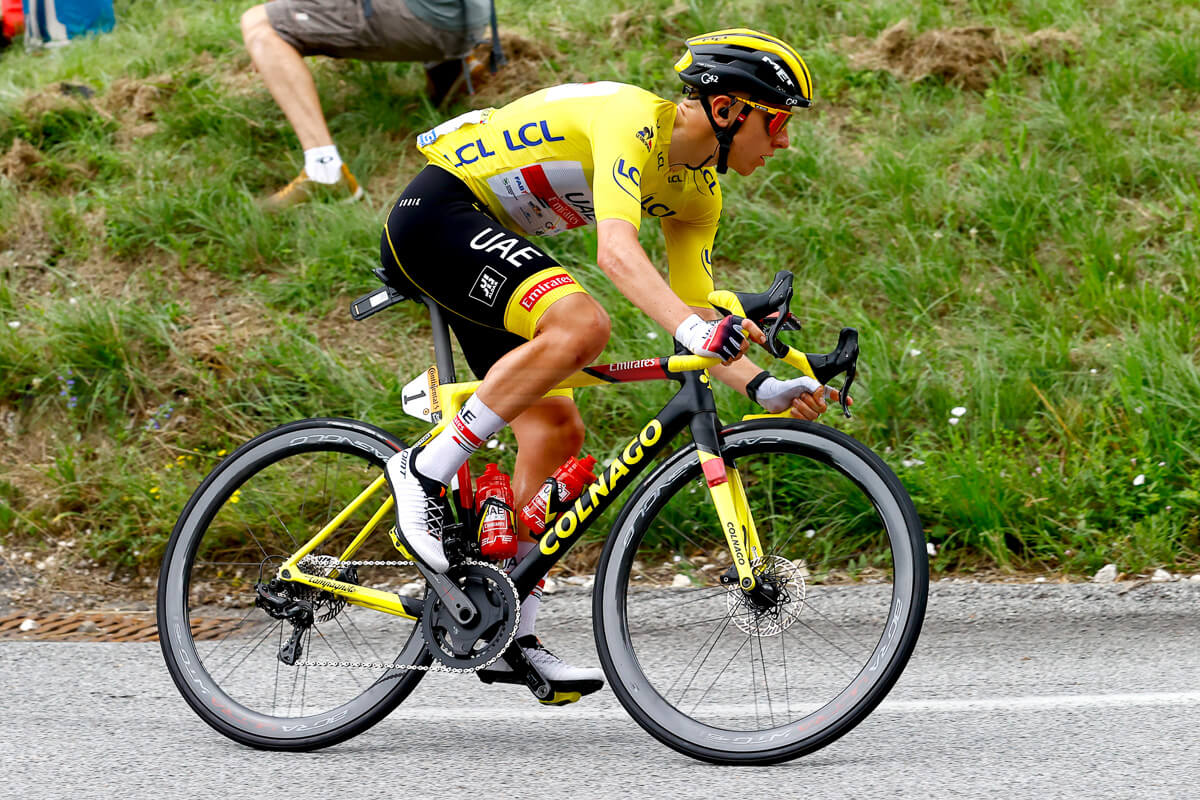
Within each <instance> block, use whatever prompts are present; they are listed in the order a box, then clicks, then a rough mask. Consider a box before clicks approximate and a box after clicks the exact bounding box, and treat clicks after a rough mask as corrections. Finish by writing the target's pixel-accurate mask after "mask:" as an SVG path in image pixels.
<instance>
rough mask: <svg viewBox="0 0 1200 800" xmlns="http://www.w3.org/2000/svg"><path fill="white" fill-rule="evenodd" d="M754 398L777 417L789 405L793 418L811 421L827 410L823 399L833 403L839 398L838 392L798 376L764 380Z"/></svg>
mask: <svg viewBox="0 0 1200 800" xmlns="http://www.w3.org/2000/svg"><path fill="white" fill-rule="evenodd" d="M755 398H756V399H757V400H758V404H759V405H761V406H762V407H763V408H764V409H766V410H767V412H769V413H771V414H778V413H779V412H781V411H783V410H784V409H787V408H788V407H789V406H790V407H791V412H792V416H793V417H799V418H801V419H806V420H809V421H812V420H815V419H816V418H817V417H819V416H821V415H822V414H824V413H825V412H826V411H827V410H828V408H829V406H828V405H827V403H826V400H832V401H833V402H835V403H836V402H837V401H838V399H839V398H840V395H839V394H838V391H837V389H830V388H829V387H826V386H821V385H820V384H819V383H817V382H816V381H815V380H813V379H812V378H809V377H808V376H801V377H799V378H792V379H791V380H788V381H781V380H779V379H777V378H767V379H766V380H765V381H763V382H762V385H761V386H759V387H758V391H757V392H756V393H755ZM851 404H853V400H851Z"/></svg>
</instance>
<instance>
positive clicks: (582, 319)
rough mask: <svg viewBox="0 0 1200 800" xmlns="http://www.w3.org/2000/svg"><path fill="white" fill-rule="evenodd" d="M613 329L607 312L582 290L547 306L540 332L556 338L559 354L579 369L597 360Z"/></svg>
mask: <svg viewBox="0 0 1200 800" xmlns="http://www.w3.org/2000/svg"><path fill="white" fill-rule="evenodd" d="M611 331H612V323H611V322H610V320H609V318H608V312H606V311H605V310H604V308H603V307H601V305H600V304H599V303H597V302H596V301H595V300H594V299H592V298H591V297H590V296H589V295H586V294H582V293H580V294H573V295H568V296H567V297H564V298H563V299H562V300H559V301H558V302H557V303H555V304H554V305H553V306H551V307H550V308H549V309H547V311H546V313H545V314H544V315H542V318H541V319H540V320H539V321H538V327H537V335H538V336H549V337H551V338H553V339H554V341H555V345H556V347H557V348H558V351H559V353H560V354H561V355H563V356H565V357H567V358H569V359H570V360H571V361H572V363H573V366H574V368H576V369H578V368H580V367H586V366H587V365H588V364H590V363H592V362H593V361H595V360H596V358H597V357H598V356H599V355H600V353H602V352H603V351H604V348H605V346H606V345H607V344H608V337H609V334H610V333H611Z"/></svg>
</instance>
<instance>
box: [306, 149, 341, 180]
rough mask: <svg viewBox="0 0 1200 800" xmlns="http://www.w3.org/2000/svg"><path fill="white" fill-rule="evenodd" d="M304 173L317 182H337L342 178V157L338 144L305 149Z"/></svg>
mask: <svg viewBox="0 0 1200 800" xmlns="http://www.w3.org/2000/svg"><path fill="white" fill-rule="evenodd" d="M304 174H306V175H308V177H309V178H311V179H313V180H314V181H316V182H317V183H337V182H338V181H339V180H341V178H342V157H341V156H340V155H338V149H337V145H336V144H327V145H325V146H324V147H314V148H312V149H311V150H305V151H304Z"/></svg>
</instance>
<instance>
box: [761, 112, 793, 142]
mask: <svg viewBox="0 0 1200 800" xmlns="http://www.w3.org/2000/svg"><path fill="white" fill-rule="evenodd" d="M791 118H792V115H791V114H789V113H787V112H786V111H779V112H776V114H775V116H773V117H771V121H770V122H768V123H767V133H768V134H770V135H771V138H774V137H775V135H776V134H778V133H779V132H780V131H781V130H783V129H784V128H785V127H787V123H788V120H789V119H791Z"/></svg>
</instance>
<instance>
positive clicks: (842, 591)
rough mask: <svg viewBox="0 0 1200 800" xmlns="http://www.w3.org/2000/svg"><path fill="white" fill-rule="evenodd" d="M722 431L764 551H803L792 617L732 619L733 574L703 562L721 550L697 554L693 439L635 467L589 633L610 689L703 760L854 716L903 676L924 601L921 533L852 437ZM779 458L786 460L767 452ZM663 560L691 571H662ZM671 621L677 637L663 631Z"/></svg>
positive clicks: (840, 724)
mask: <svg viewBox="0 0 1200 800" xmlns="http://www.w3.org/2000/svg"><path fill="white" fill-rule="evenodd" d="M726 447H727V448H728V450H727V451H726V452H727V454H728V455H731V456H732V457H734V458H735V459H737V463H738V467H739V469H740V470H741V471H742V474H743V479H744V480H745V481H746V484H747V486H746V488H747V494H748V495H749V497H750V502H751V506H752V508H754V511H755V519H756V522H757V524H758V528H759V534H760V536H761V537H762V538H763V541H764V545H765V546H766V547H767V548H768V553H767V555H768V556H775V555H784V556H786V557H787V559H788V560H789V561H792V560H798V559H801V558H805V562H804V563H803V568H804V570H805V572H806V573H807V574H806V583H807V585H806V587H805V590H806V592H807V594H806V596H805V598H804V600H803V612H802V613H801V614H800V617H799V619H798V620H795V621H793V622H792V623H790V624H789V627H788V628H787V630H785V631H783V632H782V633H781V634H779V635H775V636H768V635H754V634H748V633H746V632H745V630H744V628H745V627H747V625H745V624H743V625H741V626H739V625H737V624H735V620H733V619H731V611H730V605H729V603H728V591H729V590H728V589H726V588H725V587H722V586H721V585H720V583H719V581H718V580H716V579H715V578H714V575H719V573H720V572H722V571H724V567H725V564H721V563H717V564H716V565H715V566H714V567H712V568H709V569H705V567H709V565H712V564H713V563H714V560H715V558H716V554H717V553H720V552H722V551H725V550H726V549H727V548H725V545H724V538H723V535H721V534H720V533H719V525H717V524H716V521H715V515H713V519H712V520H709V521H707V522H705V521H704V520H703V519H701V520H700V522H699V524H697V522H696V508H697V506H698V505H699V506H707V505H710V503H709V501H708V500H707V498H706V491H707V490H706V488H705V486H704V483H703V478H702V477H701V475H700V469H699V466H698V464H697V463H696V461H695V455H694V452H691V451H689V452H687V453H685V454H683V455H682V456H680V457H676V458H675V459H672V460H671V461H669V462H668V463H667V464H666V465H664V467H662V468H660V469H659V470H658V471H657V472H656V473H655V475H653V476H651V477H650V478H649V479H648V480H647V482H646V484H645V485H644V487H642V488H641V489H640V490H639V495H638V497H637V498H635V499H634V501H631V504H630V508H629V511H628V512H627V513H626V514H624V515H623V517H622V518H621V519H620V520H618V523H617V525H616V526H615V528H614V532H613V536H612V540H611V541H610V543H609V545H608V551H606V555H605V561H604V564H603V566H602V570H601V574H600V575H599V576H598V579H599V582H600V585H599V586H598V587H597V591H598V593H599V595H598V600H597V613H598V619H597V633H598V639H599V641H598V645H599V647H600V650H601V655H602V659H603V660H604V661H605V667H606V669H607V670H609V673H610V678H611V679H612V681H613V684H614V690H615V691H616V692H617V695H618V697H619V699H620V700H621V702H622V703H623V704H624V705H625V706H626V708H627V709H628V710H629V711H630V712H631V714H633V716H634V717H635V718H636V719H638V721H639V723H640V724H642V725H643V727H646V729H647V730H648V731H650V732H651V733H652V734H654V735H655V736H656V737H658V738H659V739H660V740H662V741H664V742H666V743H667V744H669V745H671V746H672V747H675V748H676V749H680V750H681V751H683V752H687V753H689V754H690V755H694V756H697V757H700V758H706V759H709V760H717V761H720V760H726V759H727V760H731V761H738V760H762V761H769V760H779V759H781V758H785V757H787V758H790V757H794V756H795V755H799V754H801V753H803V752H808V751H810V750H812V749H815V748H817V747H820V746H823V745H824V744H828V743H829V742H831V741H833V740H834V739H836V738H837V737H838V736H840V735H842V734H843V733H845V732H846V731H848V730H849V729H850V728H852V727H853V726H854V725H855V724H857V723H858V722H859V721H861V719H862V718H864V717H865V716H866V715H867V714H868V713H869V712H870V710H871V709H872V708H874V706H875V705H876V704H877V703H878V702H879V701H880V700H881V699H882V697H883V696H884V695H885V694H886V692H887V691H888V689H890V687H891V685H892V684H893V683H894V682H895V679H896V678H897V677H898V676H899V673H900V670H901V669H902V668H903V666H904V664H905V662H906V661H907V659H908V656H909V654H910V653H911V651H912V647H913V646H914V645H915V642H916V636H917V633H918V631H919V627H920V623H921V620H922V618H923V615H924V603H925V595H926V592H927V583H928V578H927V575H928V568H927V563H926V556H925V553H924V550H923V547H924V545H923V544H922V543H921V542H922V536H921V532H920V526H919V521H918V520H917V518H916V514H915V510H913V509H912V506H911V501H910V500H909V499H908V496H907V494H906V493H905V492H904V491H903V487H901V486H900V484H899V482H898V481H896V479H895V476H894V475H891V473H890V470H887V468H886V466H884V465H883V464H882V463H881V462H879V461H878V459H875V458H874V457H873V456H872V455H871V454H870V453H869V451H867V450H866V449H865V448H863V447H862V446H861V445H858V444H857V443H856V442H854V441H853V440H852V439H850V438H849V437H846V436H844V435H842V434H838V433H836V432H834V431H831V430H830V429H827V428H824V427H823V426H815V425H808V426H805V425H801V424H796V425H791V426H787V427H770V428H765V427H758V428H757V429H754V430H744V431H740V432H734V433H730V434H728V435H727V437H726ZM768 456H769V457H770V458H768ZM781 459H783V460H786V461H789V462H794V463H792V464H790V465H789V467H788V468H785V469H780V468H778V466H777V465H772V464H769V463H767V462H769V461H779V460H781ZM764 464H765V465H766V466H764ZM796 465H800V467H799V468H797V467H796ZM889 479H890V480H889ZM684 526H691V527H687V528H685V527H684ZM872 527H874V528H875V531H874V532H872V530H871V529H872ZM872 536H874V537H875V538H876V540H877V541H878V544H879V546H878V548H877V549H876V551H875V552H874V553H873V556H872V558H870V559H867V560H866V562H858V561H855V560H854V559H853V558H852V556H851V555H850V553H851V552H852V550H851V548H848V547H846V546H845V545H847V544H851V543H853V542H857V543H859V544H861V543H862V542H865V541H869V540H870V538H871V537H872ZM672 541H674V543H675V544H674V549H675V553H674V555H673V556H670V557H669V560H668V561H667V562H666V563H662V564H661V566H660V564H659V562H657V561H654V560H652V559H651V554H653V556H654V558H655V559H661V557H662V556H663V555H664V554H665V553H666V552H667V551H668V550H669V549H670V546H669V544H668V547H666V548H664V542H667V543H671V542H672ZM706 551H711V552H710V553H709V554H708V555H707V556H706ZM806 554H807V557H806ZM818 554H819V556H820V557H817V556H818ZM676 557H679V560H678V561H675V560H674V559H675V558H676ZM706 558H707V559H714V560H708V561H707V563H706ZM635 562H636V564H637V566H635ZM668 565H669V566H668ZM667 569H669V570H670V571H671V572H673V573H675V574H683V575H686V576H688V578H689V581H690V583H691V585H689V586H688V587H678V588H666V587H663V586H661V583H662V582H663V581H662V578H665V575H664V574H663V573H664V571H665V570H667ZM656 570H657V571H658V575H657V577H658V578H659V580H657V581H656V580H655V577H656V576H655V575H654V572H655V571H656ZM639 572H640V573H642V577H641V578H640V579H639V577H638V575H639ZM648 584H649V585H653V584H658V585H654V586H652V588H642V587H644V586H646V585H648ZM734 591H737V590H734ZM740 621H741V622H743V623H745V622H746V620H745V619H743V620H740ZM749 627H753V624H752V623H751V624H750V626H749ZM764 627H767V626H765V625H764ZM681 633H682V634H685V635H684V637H683V638H682V639H680V640H679V641H681V642H684V643H686V647H685V646H683V645H680V646H676V647H672V646H670V645H666V644H664V637H669V636H671V635H672V634H676V635H678V634H681ZM669 641H676V640H675V639H670V640H669ZM739 756H741V758H739Z"/></svg>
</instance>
